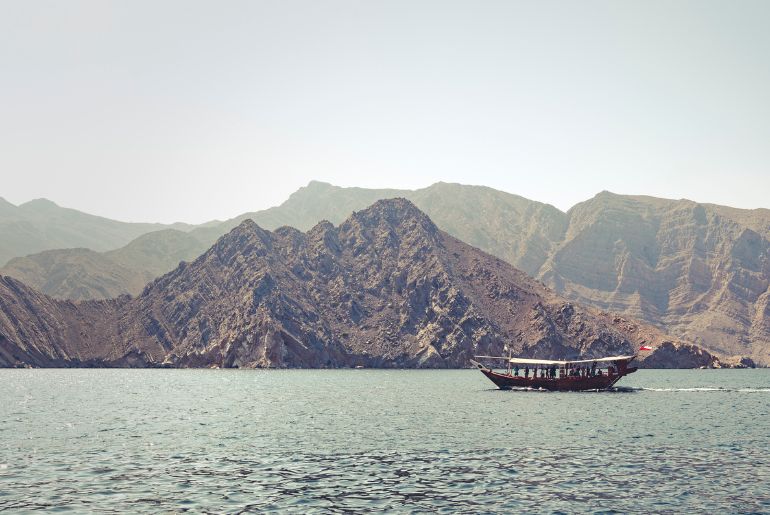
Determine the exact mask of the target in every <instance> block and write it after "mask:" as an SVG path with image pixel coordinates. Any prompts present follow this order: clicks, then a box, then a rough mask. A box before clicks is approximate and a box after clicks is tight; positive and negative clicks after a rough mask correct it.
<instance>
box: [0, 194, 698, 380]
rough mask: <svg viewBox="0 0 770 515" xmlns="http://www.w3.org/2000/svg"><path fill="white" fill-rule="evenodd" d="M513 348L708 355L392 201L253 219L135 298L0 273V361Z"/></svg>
mask: <svg viewBox="0 0 770 515" xmlns="http://www.w3.org/2000/svg"><path fill="white" fill-rule="evenodd" d="M506 342H508V343H510V344H512V345H513V346H514V348H515V351H516V352H517V353H518V354H522V355H535V354H536V355H538V356H552V357H557V356H558V357H576V356H598V355H606V354H608V353H616V352H631V351H633V349H634V348H636V347H637V346H638V345H640V344H641V343H647V344H653V345H656V346H657V347H658V348H659V352H661V353H662V354H658V352H656V353H653V355H652V356H651V357H650V358H649V359H650V360H651V361H650V362H651V363H652V362H655V359H656V355H658V357H659V356H661V355H665V356H666V361H665V363H663V364H664V365H666V366H682V365H684V366H701V365H708V364H710V363H711V362H712V359H713V358H712V356H710V355H709V354H708V353H707V352H704V351H702V350H701V349H698V348H697V347H694V346H692V345H687V344H684V343H682V342H680V341H677V340H672V339H670V338H667V337H665V336H664V335H663V334H662V333H661V332H660V331H659V330H657V329H655V328H652V327H650V326H646V325H643V324H639V323H637V322H634V321H632V320H627V319H624V318H621V317H619V316H615V315H610V314H606V313H602V312H599V311H597V310H595V309H593V308H584V307H581V306H579V305H576V304H573V303H571V302H569V301H566V300H564V299H563V298H561V297H559V296H557V295H556V294H554V293H553V292H551V291H550V290H548V289H547V288H546V287H545V286H543V285H542V284H541V283H540V282H538V281H536V280H534V279H532V278H530V277H529V276H527V275H526V274H524V273H523V272H520V271H518V270H517V269H515V268H514V267H512V266H511V265H510V264H508V263H506V262H504V261H502V260H500V259H498V258H495V257H493V256H491V255H489V254H487V253H485V252H482V251H480V250H478V249H476V248H474V247H472V246H470V245H467V244H465V243H463V242H461V241H459V240H457V239H456V238H454V237H452V236H450V235H448V234H447V233H445V232H443V231H441V230H439V229H438V228H437V227H436V225H434V223H433V222H432V221H431V220H430V218H428V217H427V216H426V215H425V214H424V213H422V212H421V211H420V210H419V209H417V208H416V207H415V206H414V205H413V204H411V203H410V202H409V201H407V200H404V199H395V200H387V201H379V202H377V203H376V204H374V205H373V206H372V207H370V208H368V209H366V210H363V211H360V212H356V213H354V214H353V215H352V216H351V217H350V218H348V219H347V220H346V221H345V222H343V223H342V224H340V225H339V226H338V227H335V226H334V225H332V224H331V223H329V222H321V223H319V224H317V225H316V226H315V227H313V228H312V229H310V230H309V231H308V232H305V233H303V232H300V231H299V230H297V229H293V228H289V227H283V228H279V229H278V230H276V231H274V232H270V231H266V230H264V229H262V228H260V227H259V226H258V225H257V224H256V223H254V222H253V221H251V220H246V221H243V222H242V223H240V224H239V225H238V226H236V227H235V228H234V229H233V230H231V231H230V232H229V233H228V234H226V235H225V236H223V237H222V238H220V239H219V240H218V241H217V242H216V243H215V244H214V246H212V247H211V248H210V249H209V250H207V251H206V252H205V253H203V254H202V255H201V256H200V257H198V258H197V259H196V260H195V261H193V262H192V263H182V264H180V265H179V266H178V267H177V268H176V269H174V270H173V271H172V272H170V273H168V274H166V275H164V276H162V277H160V278H158V279H156V280H154V281H152V282H151V283H150V284H148V285H147V287H146V288H145V289H144V291H143V292H142V293H141V294H140V295H139V296H138V297H135V298H130V297H128V296H124V297H121V298H118V299H115V300H103V301H84V302H72V301H58V300H53V299H51V298H50V297H48V296H46V295H44V294H41V293H38V292H36V291H35V290H33V289H31V288H28V287H26V286H24V285H23V284H22V283H20V282H19V281H17V280H14V279H11V278H9V277H3V278H1V279H0V365H4V366H19V365H24V364H28V365H36V366H50V365H65V366H69V365H103V366H104V365H106V366H176V367H204V366H220V367H234V366H238V367H318V366H322V367H323V366H327V367H339V366H352V365H358V364H361V365H366V366H378V367H455V366H467V363H468V359H469V358H470V357H471V356H472V355H474V354H478V353H482V354H486V353H493V354H498V353H500V352H501V351H502V346H503V345H504V344H505V343H506Z"/></svg>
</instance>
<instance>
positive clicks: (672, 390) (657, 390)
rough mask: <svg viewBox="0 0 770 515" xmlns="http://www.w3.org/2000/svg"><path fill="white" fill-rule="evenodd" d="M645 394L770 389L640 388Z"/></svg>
mask: <svg viewBox="0 0 770 515" xmlns="http://www.w3.org/2000/svg"><path fill="white" fill-rule="evenodd" d="M638 390H642V391H645V392H741V393H755V392H770V388H721V387H717V386H701V387H694V388H638Z"/></svg>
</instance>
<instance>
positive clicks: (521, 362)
mask: <svg viewBox="0 0 770 515" xmlns="http://www.w3.org/2000/svg"><path fill="white" fill-rule="evenodd" d="M474 357H475V358H476V359H504V360H507V361H508V362H509V363H516V364H519V365H574V364H576V363H594V362H597V363H606V362H608V361H629V360H631V359H633V358H634V357H635V356H610V357H608V358H595V359H568V360H556V359H531V358H507V357H505V356H474Z"/></svg>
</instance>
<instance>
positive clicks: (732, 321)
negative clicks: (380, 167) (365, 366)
mask: <svg viewBox="0 0 770 515" xmlns="http://www.w3.org/2000/svg"><path fill="white" fill-rule="evenodd" d="M391 197H404V198H407V199H409V200H411V201H412V202H414V204H415V205H417V206H418V207H419V208H420V209H422V210H423V211H424V212H425V213H426V214H427V215H428V216H430V217H431V219H432V220H433V221H435V223H436V224H437V225H438V227H440V228H441V229H443V230H445V231H446V232H448V233H449V234H451V235H453V236H455V237H457V238H459V239H460V240H463V241H465V242H467V243H469V244H471V245H474V246H477V247H479V248H480V249H483V250H485V251H487V252H489V253H491V254H493V255H495V256H497V257H500V258H502V259H504V260H506V261H507V262H509V263H511V264H513V265H514V266H515V267H517V268H519V269H521V270H523V271H525V272H526V273H527V274H529V275H530V276H532V277H534V278H537V279H539V280H541V281H543V282H544V283H545V284H546V285H548V286H549V287H551V288H553V289H554V290H555V291H556V292H557V293H560V294H562V295H564V296H565V297H567V298H569V299H572V300H575V301H579V302H582V303H586V304H589V305H594V306H597V307H599V308H601V309H605V310H609V311H615V312H618V313H621V314H623V315H624V316H629V317H634V318H638V319H640V320H643V321H645V322H648V323H650V324H653V325H655V326H657V327H659V328H661V329H662V330H664V331H665V332H668V333H671V334H675V335H677V336H679V337H681V338H683V339H685V340H689V341H694V342H696V343H698V344H699V345H702V346H703V347H705V348H707V349H709V350H711V351H712V352H716V353H719V354H721V355H723V356H751V357H752V358H753V359H754V360H755V361H757V362H758V363H761V364H766V365H767V364H770V243H769V242H770V210H766V209H758V210H741V209H734V208H729V207H725V206H717V205H713V204H699V203H696V202H692V201H688V200H667V199H658V198H653V197H642V196H625V195H616V194H612V193H609V192H602V193H600V194H598V195H597V196H596V197H594V198H593V199H590V200H588V201H586V202H582V203H580V204H578V205H576V206H575V207H573V208H572V209H570V210H569V211H568V212H567V213H564V212H561V211H559V210H558V209H556V208H554V207H552V206H550V205H547V204H542V203H539V202H535V201H531V200H528V199H525V198H523V197H519V196H516V195H511V194H508V193H504V192H500V191H496V190H494V189H491V188H486V187H479V186H464V185H458V184H446V183H437V184H434V185H432V186H430V187H428V188H424V189H420V190H415V191H410V190H374V189H363V188H340V187H336V186H332V185H329V184H325V183H320V182H311V183H310V184H309V185H308V186H306V187H304V188H301V189H300V190H298V191H297V192H295V193H294V194H292V195H291V196H290V198H289V199H288V200H287V201H286V202H284V203H283V204H281V205H280V206H277V207H274V208H270V209H267V210H264V211H259V212H255V213H247V214H244V215H241V216H239V217H237V218H234V219H232V220H228V221H226V222H222V223H221V224H219V225H208V226H206V227H198V228H193V229H191V230H189V231H188V232H181V231H159V232H152V233H149V234H144V235H143V236H142V237H141V238H140V239H138V240H136V241H134V242H132V243H131V244H130V245H128V246H127V247H123V248H120V249H117V250H113V251H111V252H102V253H96V252H87V251H78V252H74V251H66V252H65V251H51V252H49V253H43V254H38V255H32V256H29V257H26V258H19V259H14V260H12V261H11V262H9V263H8V264H7V265H6V266H5V267H4V268H3V269H0V273H3V274H7V275H10V276H13V277H16V278H18V279H20V280H22V281H23V282H25V283H27V284H29V285H31V286H34V287H35V288H38V289H40V290H42V291H43V292H46V293H49V294H51V295H54V296H56V297H58V298H74V299H86V298H109V297H114V296H117V295H119V294H122V293H128V294H131V295H136V294H138V293H139V292H140V291H141V289H142V287H143V285H144V284H145V282H146V280H147V279H149V278H152V277H157V276H158V275H160V274H162V273H164V272H167V271H169V270H171V269H172V268H173V266H175V264H176V262H177V259H179V260H185V261H189V260H192V259H194V258H195V257H196V256H197V255H199V254H200V252H202V251H203V250H204V249H205V248H207V247H208V246H209V245H210V244H212V243H213V242H214V241H215V240H216V239H217V238H218V237H219V236H221V235H222V234H224V233H225V232H227V231H228V230H230V229H232V228H233V227H235V226H237V225H238V224H239V223H240V222H242V221H243V220H246V219H253V220H254V221H256V222H257V223H258V224H259V225H260V226H262V227H265V228H267V229H276V228H278V227H280V226H283V225H288V226H293V227H296V228H298V229H300V230H307V229H309V228H311V227H312V226H314V225H315V224H316V223H317V222H318V221H319V220H323V219H326V220H329V221H331V222H333V223H339V222H341V221H342V220H344V219H345V218H346V217H348V216H349V215H350V214H351V213H352V212H353V211H356V210H360V209H364V208H366V207H367V206H369V205H370V204H372V203H373V202H375V201H376V200H378V199H382V198H391Z"/></svg>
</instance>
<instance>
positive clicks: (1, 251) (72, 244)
mask: <svg viewBox="0 0 770 515" xmlns="http://www.w3.org/2000/svg"><path fill="white" fill-rule="evenodd" d="M194 227H196V226H194V225H189V224H183V223H177V224H147V223H127V222H118V221H116V220H110V219H109V218H103V217H101V216H94V215H89V214H87V213H83V212H81V211H77V210H75V209H68V208H64V207H59V206H58V205H56V204H55V203H54V202H51V201H50V200H46V199H37V200H31V201H29V202H26V203H24V204H21V205H20V206H15V205H13V204H11V203H10V202H8V201H7V200H5V199H3V198H0V264H3V263H6V262H7V261H8V260H9V259H11V258H14V257H19V256H26V255H29V254H34V253H36V252H41V251H44V250H52V249H70V248H78V247H82V248H88V249H91V250H95V251H105V250H112V249H115V248H117V247H121V246H123V245H126V244H127V243H128V242H130V241H131V240H133V239H134V238H137V237H139V236H141V235H143V234H145V233H148V232H150V231H157V230H160V229H177V230H181V231H189V230H190V229H193V228H194Z"/></svg>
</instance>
